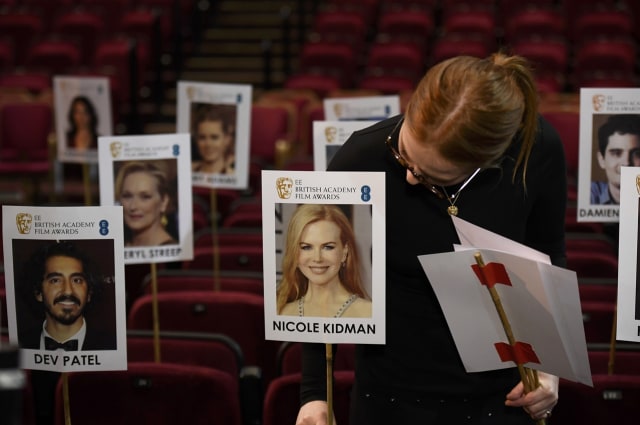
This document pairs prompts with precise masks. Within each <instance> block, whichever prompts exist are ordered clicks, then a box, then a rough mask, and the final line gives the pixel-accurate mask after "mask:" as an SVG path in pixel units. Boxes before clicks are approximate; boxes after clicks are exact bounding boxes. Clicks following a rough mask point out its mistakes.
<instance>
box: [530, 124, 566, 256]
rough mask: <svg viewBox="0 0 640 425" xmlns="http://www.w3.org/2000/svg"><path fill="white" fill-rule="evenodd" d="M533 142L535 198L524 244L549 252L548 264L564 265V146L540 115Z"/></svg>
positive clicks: (555, 132)
mask: <svg viewBox="0 0 640 425" xmlns="http://www.w3.org/2000/svg"><path fill="white" fill-rule="evenodd" d="M536 143H537V144H538V145H539V148H540V149H541V151H540V153H539V155H538V157H537V159H536V161H535V165H534V167H535V169H529V171H530V172H531V173H532V175H533V174H534V175H535V176H536V179H535V181H536V183H534V180H533V179H531V180H529V179H527V184H529V182H531V183H532V185H533V184H535V185H536V186H537V187H536V188H535V189H534V188H533V187H532V188H531V189H532V190H535V192H536V193H537V198H536V200H535V202H534V204H533V207H532V208H533V209H532V211H531V214H530V215H529V219H528V222H527V235H526V238H527V241H526V244H527V245H528V246H531V247H532V248H535V249H537V250H539V251H542V252H545V253H547V254H548V255H549V257H550V259H551V263H552V264H554V265H556V266H559V267H566V263H567V260H566V253H565V213H566V205H567V171H566V163H565V155H564V148H563V145H562V141H561V139H560V136H559V135H558V132H557V131H556V130H555V129H554V128H553V127H552V126H551V125H550V124H549V123H548V122H547V121H546V120H545V119H544V118H541V122H540V133H539V137H538V140H537V141H536Z"/></svg>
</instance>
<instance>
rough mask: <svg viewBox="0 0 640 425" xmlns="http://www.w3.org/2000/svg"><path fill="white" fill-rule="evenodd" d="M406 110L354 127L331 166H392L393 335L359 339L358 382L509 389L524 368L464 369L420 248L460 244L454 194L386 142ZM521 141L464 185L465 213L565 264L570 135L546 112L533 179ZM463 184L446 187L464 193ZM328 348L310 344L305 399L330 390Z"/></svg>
mask: <svg viewBox="0 0 640 425" xmlns="http://www.w3.org/2000/svg"><path fill="white" fill-rule="evenodd" d="M399 118H400V117H394V118H390V119H387V120H384V121H381V122H379V123H377V124H374V125H372V126H371V127H369V128H367V129H364V130H360V131H357V132H354V134H353V135H352V136H351V137H350V138H349V140H347V142H346V143H345V144H344V145H343V146H342V148H341V149H340V151H339V152H337V153H336V155H335V157H334V158H333V160H332V162H331V164H330V165H329V170H330V171H384V172H385V176H386V177H385V181H386V197H387V199H386V344H384V345H359V346H358V347H357V349H356V382H357V385H358V387H359V388H361V389H363V390H365V391H372V392H377V393H381V394H388V395H390V396H403V397H416V398H420V397H434V398H441V397H457V396H462V397H468V396H469V397H478V396H479V397H482V396H483V395H488V394H496V393H504V394H505V395H506V394H507V393H508V391H510V390H511V388H512V387H513V386H514V385H515V384H517V382H518V381H519V375H518V372H517V369H515V368H510V369H503V370H498V371H489V372H480V373H467V372H466V371H465V369H464V366H463V364H462V362H461V360H460V357H459V355H458V352H457V349H456V346H455V344H454V341H453V338H452V336H451V333H450V332H449V329H448V326H447V323H446V320H445V317H444V315H443V312H442V310H441V308H440V305H439V303H438V301H437V298H436V296H435V293H434V291H433V289H432V288H431V285H430V283H429V281H428V279H427V277H426V275H425V273H424V270H423V269H422V267H421V265H420V263H419V261H418V258H417V257H418V256H419V255H423V254H432V253H438V252H448V251H452V250H453V244H454V243H459V240H458V237H457V234H456V231H455V228H454V226H453V223H452V221H451V219H450V217H449V215H448V213H447V207H448V205H449V204H448V201H447V200H446V199H438V198H437V197H436V196H434V195H433V194H432V193H431V192H430V191H429V190H428V189H427V188H425V187H424V186H422V185H419V184H418V185H411V184H409V183H407V181H406V170H405V169H404V168H403V167H401V166H400V165H399V164H398V163H397V161H396V160H395V158H394V157H393V156H392V155H391V153H390V152H389V150H388V148H387V147H386V145H385V140H386V138H387V136H388V135H389V134H390V133H391V131H392V130H393V128H394V126H395V125H396V123H397V122H398V119H399ZM397 134H398V132H396V133H395V135H394V137H396V138H397ZM520 146H521V141H520V140H518V138H516V139H515V140H514V142H513V143H512V145H511V146H510V147H509V149H508V150H507V152H506V153H505V156H504V158H503V160H502V162H501V168H495V169H485V170H482V171H481V172H480V173H479V174H478V175H477V176H476V177H475V178H474V179H473V180H471V181H470V183H469V184H468V185H467V186H466V187H465V188H464V189H463V190H462V191H461V193H460V196H459V199H458V201H457V203H456V205H457V206H458V207H459V213H458V216H459V217H460V218H462V219H464V220H466V221H469V222H471V223H473V224H476V225H478V226H481V227H483V228H485V229H487V230H489V231H492V232H494V233H497V234H500V235H502V236H505V237H507V238H509V239H512V240H514V241H517V242H520V243H523V244H525V245H527V246H529V247H531V248H534V249H537V250H539V251H542V252H544V253H546V254H548V255H549V256H550V257H551V261H552V263H553V264H555V265H559V266H564V265H565V264H566V261H565V260H566V259H565V253H564V218H565V207H566V199H567V193H566V168H565V159H564V151H563V147H562V143H561V140H560V138H559V136H558V134H557V132H556V131H555V129H553V128H552V127H551V126H550V124H549V123H547V122H546V121H545V120H544V119H543V118H542V117H540V118H539V133H538V137H537V140H536V143H535V145H534V147H533V150H532V153H531V157H530V159H529V162H528V166H527V171H526V186H525V185H523V183H522V171H519V172H518V173H517V174H516V178H515V180H513V169H514V166H515V160H516V158H517V155H518V152H519V151H520ZM459 186H460V185H454V186H451V187H448V188H447V192H448V193H449V194H451V193H455V192H456V190H457V189H458V188H459ZM532 325H534V326H535V323H533V324H532ZM469 326H470V327H473V326H474V324H473V323H469ZM338 349H339V348H338ZM324 356H325V348H324V346H323V345H322V344H305V347H304V350H303V382H302V388H301V402H302V404H304V403H306V402H308V401H311V400H324V399H326V383H325V381H326V379H325V378H326V370H325V367H326V362H325V359H324Z"/></svg>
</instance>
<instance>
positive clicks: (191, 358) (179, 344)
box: [127, 330, 244, 380]
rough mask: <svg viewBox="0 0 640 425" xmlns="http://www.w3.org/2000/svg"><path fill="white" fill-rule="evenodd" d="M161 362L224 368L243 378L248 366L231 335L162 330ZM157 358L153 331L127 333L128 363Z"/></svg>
mask: <svg viewBox="0 0 640 425" xmlns="http://www.w3.org/2000/svg"><path fill="white" fill-rule="evenodd" d="M158 336H159V341H160V344H159V348H160V361H161V362H162V363H176V364H185V365H193V366H202V367H207V368H211V369H216V370H221V371H223V372H226V373H228V374H229V375H230V376H232V377H234V378H235V379H236V380H238V379H239V376H240V371H241V370H242V367H243V366H244V356H243V354H242V349H241V348H240V346H239V345H238V343H237V342H235V341H234V340H233V339H232V338H231V337H229V336H227V335H223V334H219V333H204V332H182V331H176V332H170V331H164V332H160V333H159V335H158ZM153 361H155V341H154V335H153V332H152V331H150V330H129V331H128V332H127V362H129V363H132V362H134V363H135V362H153Z"/></svg>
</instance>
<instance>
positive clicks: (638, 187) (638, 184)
mask: <svg viewBox="0 0 640 425" xmlns="http://www.w3.org/2000/svg"><path fill="white" fill-rule="evenodd" d="M636 190H637V191H638V196H640V175H637V176H636Z"/></svg>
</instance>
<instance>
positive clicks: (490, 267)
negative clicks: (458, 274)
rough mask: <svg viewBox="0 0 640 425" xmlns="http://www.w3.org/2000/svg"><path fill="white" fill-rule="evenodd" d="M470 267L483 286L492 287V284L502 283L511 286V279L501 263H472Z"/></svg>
mask: <svg viewBox="0 0 640 425" xmlns="http://www.w3.org/2000/svg"><path fill="white" fill-rule="evenodd" d="M471 268H472V269H473V271H474V272H475V274H476V276H477V277H478V280H480V283H482V284H483V285H485V286H488V287H489V288H493V286H494V285H497V284H498V283H499V284H502V285H509V286H511V280H510V279H509V275H508V274H507V269H506V268H505V267H504V265H503V264H502V263H488V264H487V265H485V266H484V267H480V266H479V265H477V264H472V265H471Z"/></svg>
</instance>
